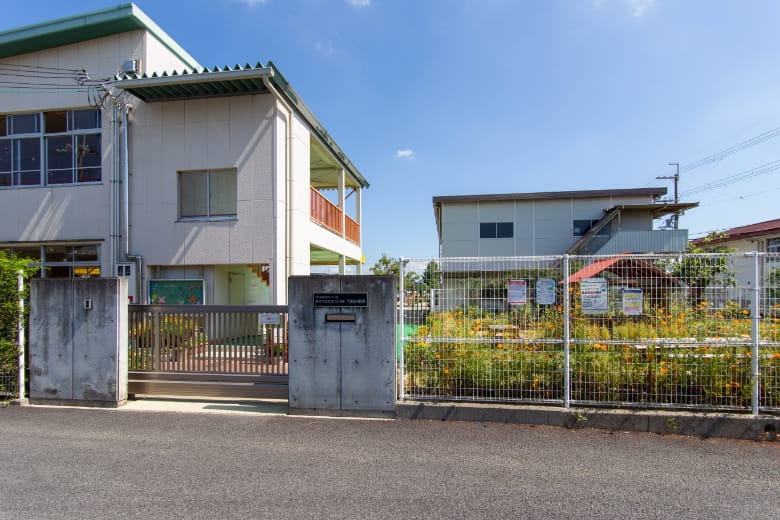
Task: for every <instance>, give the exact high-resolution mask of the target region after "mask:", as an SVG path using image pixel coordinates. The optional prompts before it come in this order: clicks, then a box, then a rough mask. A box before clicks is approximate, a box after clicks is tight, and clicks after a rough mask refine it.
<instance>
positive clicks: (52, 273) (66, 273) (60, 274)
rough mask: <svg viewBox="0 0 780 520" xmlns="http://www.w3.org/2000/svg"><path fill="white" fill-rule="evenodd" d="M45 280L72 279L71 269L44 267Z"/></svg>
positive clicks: (60, 266)
mask: <svg viewBox="0 0 780 520" xmlns="http://www.w3.org/2000/svg"><path fill="white" fill-rule="evenodd" d="M45 269H46V278H73V268H72V267H70V266H67V265H56V266H46V268H45Z"/></svg>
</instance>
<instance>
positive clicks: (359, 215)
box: [355, 186, 363, 274]
mask: <svg viewBox="0 0 780 520" xmlns="http://www.w3.org/2000/svg"><path fill="white" fill-rule="evenodd" d="M355 220H356V221H357V223H358V230H359V232H358V244H360V247H361V248H362V247H363V188H361V187H360V186H358V187H357V188H355ZM359 271H360V268H358V274H360V272H359Z"/></svg>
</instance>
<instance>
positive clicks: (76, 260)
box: [0, 244, 100, 278]
mask: <svg viewBox="0 0 780 520" xmlns="http://www.w3.org/2000/svg"><path fill="white" fill-rule="evenodd" d="M0 249H3V250H4V251H8V252H10V253H13V254H15V255H17V256H19V257H22V258H29V259H30V260H32V261H34V262H35V263H36V264H37V265H40V266H42V267H43V269H41V271H39V274H38V276H41V277H43V278H89V277H96V276H100V245H98V244H73V245H63V244H50V245H41V246H25V247H13V248H5V247H4V248H0Z"/></svg>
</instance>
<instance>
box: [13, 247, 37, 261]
mask: <svg viewBox="0 0 780 520" xmlns="http://www.w3.org/2000/svg"><path fill="white" fill-rule="evenodd" d="M13 252H14V254H15V255H16V256H18V257H19V258H28V259H30V260H35V261H36V262H40V261H41V248H40V247H15V248H14V251H13Z"/></svg>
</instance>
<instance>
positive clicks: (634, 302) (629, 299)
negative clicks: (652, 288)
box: [623, 289, 642, 316]
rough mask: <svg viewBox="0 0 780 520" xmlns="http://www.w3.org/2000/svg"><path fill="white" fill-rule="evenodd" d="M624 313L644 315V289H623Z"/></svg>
mask: <svg viewBox="0 0 780 520" xmlns="http://www.w3.org/2000/svg"><path fill="white" fill-rule="evenodd" d="M623 313H624V314H627V315H629V316H641V315H642V289H623Z"/></svg>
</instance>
